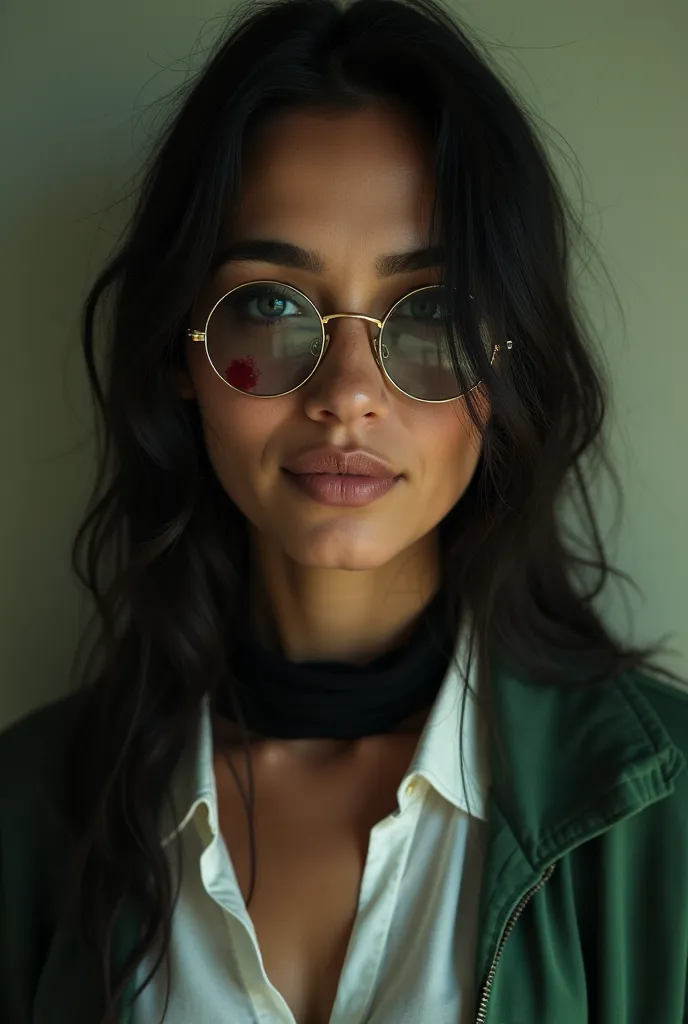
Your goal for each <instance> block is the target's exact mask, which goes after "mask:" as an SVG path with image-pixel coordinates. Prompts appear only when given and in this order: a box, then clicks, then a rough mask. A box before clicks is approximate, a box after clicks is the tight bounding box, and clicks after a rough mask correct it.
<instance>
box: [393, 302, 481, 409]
mask: <svg viewBox="0 0 688 1024" xmlns="http://www.w3.org/2000/svg"><path fill="white" fill-rule="evenodd" d="M382 356H383V363H384V367H385V370H386V371H387V373H388V374H389V376H390V378H391V379H392V381H393V382H394V383H395V384H396V385H397V387H398V388H400V389H401V390H402V391H404V392H406V394H408V395H412V396H413V397H414V398H421V399H424V400H425V401H428V402H439V401H447V400H449V399H451V398H457V397H458V396H459V395H460V394H461V393H462V392H464V391H465V390H468V389H469V388H472V387H474V386H475V385H476V384H477V383H478V375H477V374H476V371H475V369H474V368H473V366H472V365H471V362H470V360H469V358H468V355H467V353H464V354H463V358H462V353H461V351H459V365H460V369H461V376H462V382H461V383H460V382H459V379H458V378H457V375H456V372H455V370H454V367H453V365H452V359H451V352H450V348H449V334H448V330H447V314H446V303H445V289H444V288H443V287H442V286H441V285H431V286H429V287H428V288H423V289H420V290H419V291H418V292H415V293H414V294H413V295H410V296H408V297H407V298H404V299H402V300H401V301H400V302H399V303H398V304H397V306H396V307H395V308H394V309H393V310H392V312H391V313H390V315H389V317H388V318H387V320H386V321H385V325H384V328H383V331H382Z"/></svg>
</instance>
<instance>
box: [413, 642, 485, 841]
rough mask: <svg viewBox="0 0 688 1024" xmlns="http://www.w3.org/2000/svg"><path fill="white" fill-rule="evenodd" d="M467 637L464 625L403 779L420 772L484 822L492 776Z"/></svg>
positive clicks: (442, 792)
mask: <svg viewBox="0 0 688 1024" xmlns="http://www.w3.org/2000/svg"><path fill="white" fill-rule="evenodd" d="M468 640H469V630H468V628H467V626H464V627H463V628H462V629H461V630H460V632H459V637H458V641H457V644H456V647H455V649H454V658H453V660H452V661H451V662H450V664H449V668H448V669H447V673H446V675H445V677H444V680H443V682H442V686H441V687H440V690H439V693H438V695H437V698H436V699H435V703H434V704H433V706H432V710H431V712H430V714H429V716H428V719H427V721H426V723H425V727H424V729H423V732H422V733H421V737H420V739H419V741H418V746H417V747H416V753H415V755H414V757H413V760H412V762H411V767H410V768H409V771H408V772H407V775H406V778H408V776H409V775H412V774H414V773H417V774H418V775H422V776H423V777H424V778H425V779H427V781H428V782H429V783H430V785H431V786H432V787H433V789H435V790H436V791H437V792H438V793H439V794H440V795H441V796H443V797H444V798H445V800H448V801H449V802H450V803H452V804H454V806H455V807H458V808H459V809H460V810H462V811H465V812H466V813H468V814H471V815H472V816H474V817H477V818H480V819H482V820H483V821H486V820H487V797H488V790H489V777H490V771H489V757H488V746H487V733H486V729H485V723H484V721H483V720H482V719H481V717H480V714H479V708H478V702H477V698H476V684H477V675H478V674H477V671H476V670H475V668H476V666H475V658H472V659H471V661H470V663H469V659H468V653H469V652H468ZM464 705H465V707H464ZM462 707H464V710H463V715H462ZM462 718H463V720H462ZM459 738H460V740H461V741H460V742H459ZM462 762H463V771H462ZM402 785H403V784H402Z"/></svg>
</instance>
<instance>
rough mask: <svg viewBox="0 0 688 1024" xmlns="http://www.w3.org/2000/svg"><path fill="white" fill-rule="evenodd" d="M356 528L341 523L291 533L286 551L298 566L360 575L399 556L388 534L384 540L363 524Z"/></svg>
mask: <svg viewBox="0 0 688 1024" xmlns="http://www.w3.org/2000/svg"><path fill="white" fill-rule="evenodd" d="M353 525H354V524H341V523H340V524H337V525H336V526H335V527H334V528H332V526H330V527H326V526H321V527H319V528H317V529H313V528H311V529H308V530H303V531H300V530H294V531H291V532H290V533H289V535H288V537H285V544H284V548H285V551H286V553H287V554H288V555H289V557H290V558H292V559H293V560H294V561H295V562H297V563H298V564H299V565H303V566H308V567H309V568H312V569H315V568H318V569H349V570H351V571H359V572H360V571H361V570H365V569H378V568H379V567H380V566H382V565H385V564H387V562H390V561H391V560H392V559H393V558H394V557H395V556H396V555H397V554H398V553H399V550H398V549H397V548H396V547H395V546H391V545H390V537H389V534H387V536H386V537H385V538H384V539H383V537H382V536H381V533H380V531H378V530H374V531H373V530H370V529H362V528H361V524H357V528H355V529H351V526H353ZM342 526H344V527H345V528H344V529H342ZM402 547H405V545H403V546H402Z"/></svg>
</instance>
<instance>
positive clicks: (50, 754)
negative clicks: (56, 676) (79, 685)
mask: <svg viewBox="0 0 688 1024" xmlns="http://www.w3.org/2000/svg"><path fill="white" fill-rule="evenodd" d="M78 702H79V695H78V694H70V695H69V696H66V697H62V698H60V699H59V700H55V701H52V702H51V703H49V704H45V705H43V706H42V707H39V708H37V709H36V710H34V711H31V712H29V713H28V714H26V715H24V716H23V717H22V718H20V719H19V720H18V721H16V722H13V723H12V724H11V725H10V726H8V727H7V728H6V729H4V730H3V732H1V733H0V825H1V824H2V820H3V819H6V818H7V816H8V815H12V814H13V812H15V811H18V810H19V809H20V808H22V807H23V808H24V809H25V811H26V810H28V809H29V808H31V807H36V805H37V804H41V803H50V802H54V801H55V800H56V799H57V798H58V797H59V796H61V795H62V793H63V792H64V786H65V783H66V773H67V753H68V745H69V737H70V735H71V730H72V727H73V722H74V716H75V713H76V709H77V705H78Z"/></svg>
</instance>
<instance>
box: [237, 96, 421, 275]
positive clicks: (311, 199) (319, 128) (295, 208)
mask: <svg viewBox="0 0 688 1024" xmlns="http://www.w3.org/2000/svg"><path fill="white" fill-rule="evenodd" d="M429 153H430V151H429V146H428V144H427V141H426V139H425V138H424V133H423V130H422V128H421V127H420V126H419V125H418V124H417V123H416V122H415V121H414V120H413V119H412V118H411V117H410V115H408V114H406V113H405V112H403V111H400V110H395V109H394V108H391V107H387V106H382V105H379V106H372V107H368V108H365V109H364V110H360V111H355V112H346V113H340V112H330V111H305V110H303V111H302V110H299V111H290V112H288V113H282V114H280V115H276V116H273V117H272V118H271V119H270V120H268V121H266V122H265V123H263V124H261V125H260V127H259V128H257V129H256V130H255V131H254V133H253V135H252V136H251V137H250V140H249V143H248V145H247V147H246V150H245V154H244V167H243V175H242V177H243V187H242V192H241V197H240V202H239V206H238V209H237V211H236V214H235V217H234V218H233V224H232V225H229V224H228V225H227V228H228V232H227V233H228V236H231V235H234V234H236V235H238V236H239V237H244V236H261V235H262V236H264V237H277V238H284V239H287V240H289V241H293V242H295V243H297V244H300V245H303V246H304V247H307V248H312V249H316V250H319V251H322V252H327V254H328V256H329V257H330V259H332V258H334V260H335V262H336V258H337V254H338V253H339V254H340V258H341V259H343V260H346V259H351V258H352V257H354V256H355V257H356V258H357V259H361V258H364V257H365V256H366V255H370V257H371V259H373V258H374V257H375V256H376V255H378V254H379V252H381V251H390V252H391V251H403V250H405V249H410V248H413V247H414V246H420V245H422V244H424V243H425V242H426V241H427V240H428V230H429V226H430V213H431V207H432V200H433V198H434V178H433V173H432V164H431V159H430V155H429Z"/></svg>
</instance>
